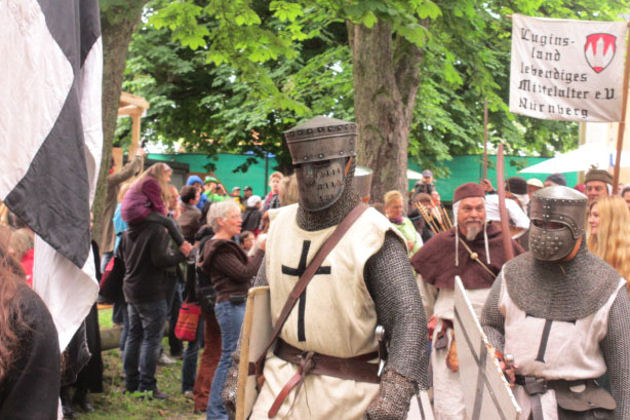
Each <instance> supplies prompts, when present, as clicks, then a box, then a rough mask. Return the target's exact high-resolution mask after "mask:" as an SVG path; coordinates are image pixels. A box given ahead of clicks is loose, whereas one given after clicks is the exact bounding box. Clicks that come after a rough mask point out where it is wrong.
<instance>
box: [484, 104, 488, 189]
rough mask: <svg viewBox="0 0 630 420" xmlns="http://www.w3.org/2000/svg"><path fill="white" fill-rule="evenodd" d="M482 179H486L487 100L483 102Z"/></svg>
mask: <svg viewBox="0 0 630 420" xmlns="http://www.w3.org/2000/svg"><path fill="white" fill-rule="evenodd" d="M483 179H488V100H487V99H484V100H483Z"/></svg>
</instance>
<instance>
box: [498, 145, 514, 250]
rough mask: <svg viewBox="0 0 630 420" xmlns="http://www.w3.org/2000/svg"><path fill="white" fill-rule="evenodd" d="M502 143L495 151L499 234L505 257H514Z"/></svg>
mask: <svg viewBox="0 0 630 420" xmlns="http://www.w3.org/2000/svg"><path fill="white" fill-rule="evenodd" d="M504 168H505V164H504V161H503V144H501V143H499V150H498V152H497V191H498V192H499V214H500V215H501V231H502V232H501V234H502V235H503V249H504V250H505V258H506V259H507V260H511V259H512V258H514V248H512V235H511V234H510V225H509V223H508V214H507V207H506V206H505V180H504V172H503V171H504Z"/></svg>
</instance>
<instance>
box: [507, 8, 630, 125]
mask: <svg viewBox="0 0 630 420" xmlns="http://www.w3.org/2000/svg"><path fill="white" fill-rule="evenodd" d="M626 30H627V25H626V22H593V21H580V20H561V19H547V18H533V17H528V16H523V15H513V16H512V63H511V71H510V111H511V112H514V113H517V114H523V115H527V116H530V117H535V118H542V119H546V120H564V121H619V120H620V118H621V101H622V84H623V66H624V55H625V41H626Z"/></svg>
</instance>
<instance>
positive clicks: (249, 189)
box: [243, 185, 254, 205]
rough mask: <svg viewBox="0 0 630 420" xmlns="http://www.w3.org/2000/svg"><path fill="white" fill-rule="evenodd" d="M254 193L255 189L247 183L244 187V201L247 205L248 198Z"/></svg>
mask: <svg viewBox="0 0 630 420" xmlns="http://www.w3.org/2000/svg"><path fill="white" fill-rule="evenodd" d="M252 195H254V190H253V189H252V187H250V186H249V185H246V186H245V188H243V203H244V204H246V205H247V200H248V199H249V197H251V196H252Z"/></svg>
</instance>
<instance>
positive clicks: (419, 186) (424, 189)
mask: <svg viewBox="0 0 630 420" xmlns="http://www.w3.org/2000/svg"><path fill="white" fill-rule="evenodd" d="M433 183H434V181H433V172H431V171H430V170H429V169H425V170H424V171H422V179H421V180H420V181H418V182H416V185H415V187H414V190H413V193H414V194H418V193H426V194H431V192H432V191H434V190H435V185H433Z"/></svg>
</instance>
